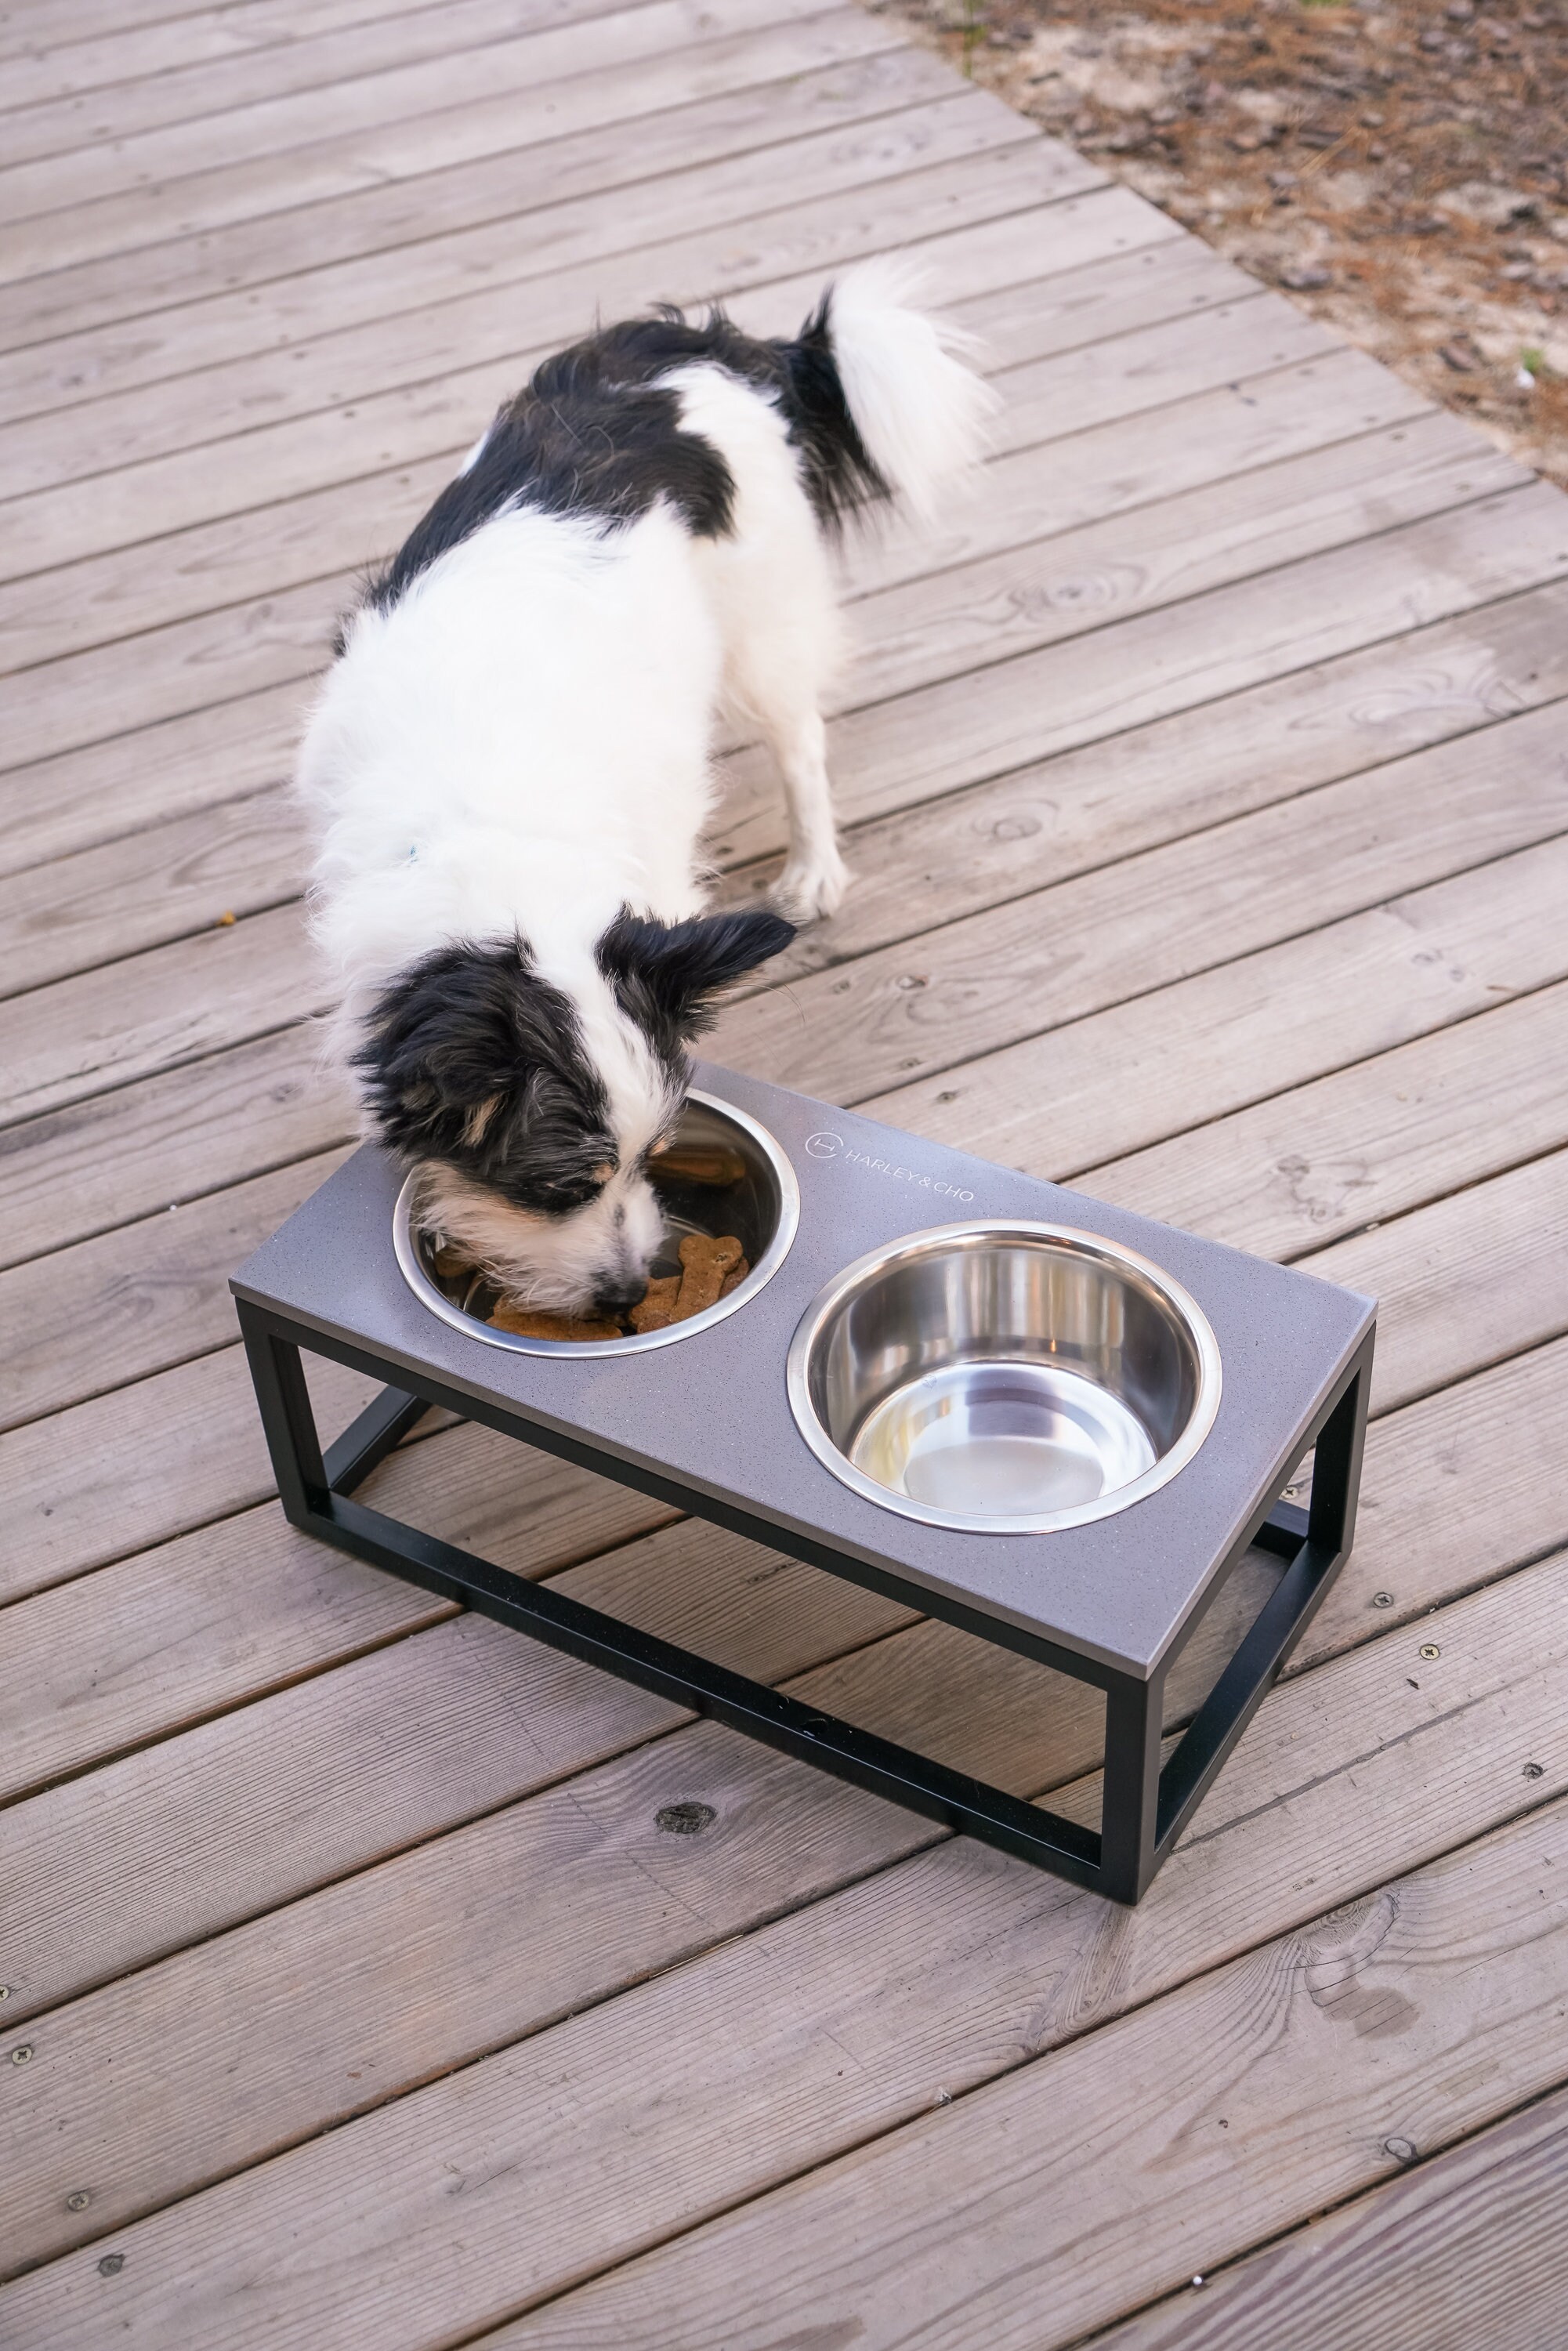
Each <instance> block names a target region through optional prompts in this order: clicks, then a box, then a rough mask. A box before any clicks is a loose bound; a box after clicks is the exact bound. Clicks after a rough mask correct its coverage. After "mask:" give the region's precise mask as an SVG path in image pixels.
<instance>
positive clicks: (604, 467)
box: [365, 289, 888, 611]
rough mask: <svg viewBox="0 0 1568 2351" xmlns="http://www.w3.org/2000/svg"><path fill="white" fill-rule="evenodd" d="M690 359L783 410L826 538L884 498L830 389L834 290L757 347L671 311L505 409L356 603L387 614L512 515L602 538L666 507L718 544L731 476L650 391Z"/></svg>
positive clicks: (730, 326) (628, 328)
mask: <svg viewBox="0 0 1568 2351" xmlns="http://www.w3.org/2000/svg"><path fill="white" fill-rule="evenodd" d="M695 360H706V361H708V362H709V363H711V364H716V365H717V366H719V367H722V368H724V369H726V370H727V371H728V372H729V373H730V374H732V375H735V376H738V377H739V378H740V379H741V380H742V381H744V382H747V383H749V384H753V385H755V386H756V387H757V388H758V390H760V391H764V392H769V393H771V394H772V395H773V397H774V398H775V399H776V400H777V401H778V402H779V408H780V410H781V411H782V413H783V414H784V416H785V417H786V418H787V419H788V422H789V439H790V441H791V443H792V444H793V445H794V446H795V447H796V448H797V449H798V450H799V451H800V458H801V471H802V475H803V479H804V486H805V488H806V492H807V495H808V496H809V497H810V501H811V505H812V507H813V509H814V511H815V513H816V515H817V518H818V520H819V521H820V522H821V524H822V526H823V528H825V529H829V530H836V529H837V528H839V527H840V525H841V523H842V521H843V519H844V517H846V516H847V515H849V514H850V513H852V511H853V510H854V509H855V508H857V507H861V506H863V505H864V504H865V503H866V502H867V501H868V500H869V499H872V498H879V497H885V496H887V495H888V486H887V484H886V482H885V481H884V480H883V476H882V475H880V474H879V473H878V471H877V469H876V467H875V465H873V463H872V460H871V457H870V456H869V455H868V454H867V451H866V448H865V444H864V443H863V442H862V439H861V437H860V434H859V433H858V432H857V431H856V429H855V424H854V420H853V418H852V416H851V414H850V411H849V404H848V402H846V400H845V398H844V391H843V386H842V384H841V381H839V371H838V369H837V367H836V365H835V364H834V360H833V350H832V294H831V289H830V291H829V292H828V294H826V295H825V296H824V297H823V299H822V301H821V304H820V305H819V307H818V308H817V309H816V310H815V311H814V312H813V313H812V315H811V317H810V319H807V321H806V323H805V325H804V326H803V327H802V328H801V329H800V334H799V335H798V336H797V337H796V338H795V339H794V340H793V341H790V342H783V341H779V342H764V341H759V340H758V339H757V338H755V337H754V336H751V335H747V334H744V333H743V332H742V331H741V329H739V328H738V327H737V326H736V325H735V323H734V321H733V320H732V319H727V317H726V316H725V314H724V312H723V311H722V310H719V309H714V310H713V311H711V312H710V313H709V315H708V317H707V319H706V321H704V323H702V324H701V325H694V324H692V323H691V322H690V321H689V320H688V319H685V317H684V316H683V314H682V313H681V312H680V311H679V310H676V309H670V308H666V309H664V310H661V311H659V312H658V313H656V314H655V315H654V316H653V317H652V318H648V319H628V320H626V321H624V322H623V323H622V325H620V326H614V327H605V328H603V329H601V331H600V332H599V333H598V334H596V335H591V336H589V337H588V338H587V339H586V340H584V341H582V342H580V343H576V344H574V345H573V346H572V347H571V349H570V350H565V351H560V352H558V353H557V355H556V356H555V357H554V358H553V359H549V360H545V362H544V364H543V365H542V366H541V367H540V368H538V370H537V371H536V372H535V374H534V376H533V377H532V379H531V380H530V381H529V382H528V384H527V385H526V386H525V387H524V389H523V390H522V391H521V392H518V393H517V396H516V398H515V399H513V400H510V401H508V402H507V405H506V406H505V407H504V408H503V409H502V410H501V411H500V413H498V415H497V418H496V420H495V423H493V424H492V425H491V427H490V430H489V432H488V434H486V439H485V444H484V446H483V448H482V449H481V451H480V453H479V455H478V456H477V457H476V459H475V461H474V463H473V465H471V466H470V467H469V468H468V471H467V472H466V473H465V474H459V475H457V477H456V479H455V481H451V482H449V483H448V484H447V486H446V487H445V488H444V490H443V491H442V493H441V495H440V496H439V497H438V498H437V499H436V501H435V503H434V506H433V507H431V508H430V510H429V512H428V513H427V514H426V515H425V516H424V517H423V520H421V521H420V522H418V523H417V524H416V525H415V526H414V528H413V531H412V532H411V533H410V535H409V537H408V538H407V539H406V540H405V541H404V543H403V545H402V548H400V549H399V550H398V552H397V554H396V555H395V556H394V557H393V558H392V561H391V563H389V564H388V565H387V566H386V567H385V569H383V570H382V571H380V572H379V573H377V574H376V575H375V576H374V577H373V578H372V579H371V580H370V582H369V584H368V586H367V590H366V597H365V601H367V602H368V603H370V604H371V605H372V606H375V607H376V608H378V609H380V610H382V611H387V610H389V609H390V608H391V607H392V605H393V604H394V603H395V602H396V601H397V600H398V598H399V597H400V596H401V595H402V593H403V590H405V589H406V588H407V587H408V585H409V583H410V581H411V580H414V579H416V578H417V577H418V575H419V574H420V572H422V571H423V570H425V569H427V568H428V567H429V566H430V565H431V564H432V563H434V560H435V559H436V558H437V557H438V556H440V555H443V554H444V553H445V552H446V551H447V549H450V548H454V547H457V546H460V545H461V544H462V542H463V541H464V540H465V539H467V538H472V537H473V535H474V533H475V532H476V530H478V529H480V528H482V526H483V525H484V524H486V522H489V521H490V520H492V519H493V517H495V516H497V515H499V514H503V513H506V512H507V510H508V509H510V508H512V507H520V506H528V507H535V508H537V509H538V511H539V512H541V513H544V514H555V515H582V516H587V517H593V518H595V519H597V520H599V521H600V522H601V523H602V524H603V525H604V526H605V528H607V529H609V528H615V527H616V526H617V525H620V524H625V523H631V522H635V521H636V520H637V519H638V518H639V517H641V516H643V515H644V514H646V513H647V512H648V509H649V508H650V507H652V506H653V503H654V501H655V500H656V499H658V498H665V499H667V500H668V501H669V503H670V504H671V505H672V506H674V507H675V508H676V509H677V511H678V512H679V514H680V515H681V517H682V519H683V520H684V522H685V526H686V528H687V529H688V530H689V531H691V533H692V534H693V536H694V537H695V538H722V537H723V536H724V535H725V534H726V533H727V531H728V529H729V528H730V522H731V515H732V509H733V505H734V498H735V484H734V482H733V480H732V479H731V476H730V472H729V468H728V466H727V465H726V464H725V461H724V459H723V457H722V456H721V455H719V453H718V451H717V450H716V448H715V447H714V446H713V444H712V443H711V442H708V441H706V440H704V439H703V437H702V436H701V434H695V433H688V432H683V431H682V429H681V423H680V403H679V400H678V397H677V395H676V394H675V393H674V392H666V391H661V390H659V389H658V386H657V379H658V378H659V377H661V376H663V375H666V374H668V372H669V371H670V370H671V369H672V368H677V367H682V366H687V365H690V364H691V363H692V362H693V361H695Z"/></svg>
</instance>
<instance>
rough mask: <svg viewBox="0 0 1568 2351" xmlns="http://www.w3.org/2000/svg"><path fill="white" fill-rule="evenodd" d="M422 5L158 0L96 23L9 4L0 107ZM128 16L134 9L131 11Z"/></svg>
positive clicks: (0, 37) (420, 1) (399, 1)
mask: <svg viewBox="0 0 1568 2351" xmlns="http://www.w3.org/2000/svg"><path fill="white" fill-rule="evenodd" d="M428 5H429V0H310V5H308V6H305V5H301V0H231V5H227V6H225V5H223V0H219V5H216V6H213V5H207V4H206V0H203V5H199V6H198V7H196V8H195V9H193V11H191V12H190V13H189V14H186V15H183V16H182V15H181V14H180V12H179V10H178V8H175V9H172V10H165V9H164V8H163V7H162V5H160V6H159V7H157V8H156V9H155V10H152V11H150V12H149V13H150V15H151V16H152V21H151V22H149V23H147V24H142V25H139V24H136V23H134V22H132V23H130V24H124V23H121V22H120V19H119V17H118V16H116V17H114V18H110V21H109V22H108V24H107V25H105V26H104V27H103V28H102V29H101V30H96V29H94V27H93V26H91V24H90V23H89V21H88V20H87V19H85V18H83V17H81V16H78V12H76V11H74V10H73V12H72V14H71V15H70V16H69V17H65V16H62V15H61V12H60V10H59V8H58V7H57V6H47V7H38V6H26V7H23V8H20V9H8V10H7V11H6V25H5V32H4V33H3V34H0V43H3V44H4V46H3V47H0V55H4V57H5V67H6V75H5V99H4V101H0V103H4V104H5V105H6V106H8V107H10V108H13V109H15V110H18V111H20V110H22V109H23V108H24V107H28V106H37V105H41V104H44V103H47V101H48V100H49V99H60V98H67V97H69V96H71V95H73V94H81V95H85V94H86V93H87V92H89V91H90V90H94V89H106V88H108V87H110V85H112V84H113V83H115V82H131V81H136V80H139V79H141V78H143V77H147V76H151V75H153V74H159V75H163V74H169V73H172V72H175V71H177V70H178V69H179V68H182V67H188V68H200V67H202V66H204V65H207V64H209V63H212V62H214V61H219V60H223V59H225V58H230V57H257V58H265V57H266V56H267V51H268V50H269V49H274V48H280V47H287V45H288V44H289V43H291V42H294V41H298V40H300V39H303V38H305V37H308V36H310V35H312V34H319V33H322V32H325V31H329V30H332V31H335V30H337V29H339V28H340V27H341V26H347V25H355V24H361V23H365V22H372V23H373V22H374V21H376V20H378V19H379V18H381V17H383V16H396V15H398V14H399V13H400V11H401V10H402V8H405V7H406V8H408V9H410V10H411V11H412V10H413V9H416V8H421V7H425V6H428ZM128 13H131V15H134V12H133V11H132V12H128Z"/></svg>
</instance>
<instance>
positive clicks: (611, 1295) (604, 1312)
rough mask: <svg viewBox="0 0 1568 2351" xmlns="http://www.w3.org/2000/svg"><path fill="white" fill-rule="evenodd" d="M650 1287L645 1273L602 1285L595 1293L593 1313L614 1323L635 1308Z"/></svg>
mask: <svg viewBox="0 0 1568 2351" xmlns="http://www.w3.org/2000/svg"><path fill="white" fill-rule="evenodd" d="M647 1287H648V1277H647V1275H646V1274H645V1273H639V1274H636V1275H627V1276H625V1277H623V1278H622V1280H617V1281H606V1282H602V1283H601V1285H600V1287H599V1288H598V1289H597V1290H595V1291H594V1293H593V1311H594V1312H595V1313H596V1314H599V1315H601V1316H602V1317H603V1318H604V1319H605V1320H606V1321H607V1322H615V1321H616V1320H617V1319H618V1318H619V1317H620V1316H621V1315H622V1314H624V1313H626V1312H627V1311H629V1310H630V1309H631V1308H632V1307H633V1306H635V1305H636V1303H637V1301H638V1300H639V1299H640V1298H641V1297H642V1295H643V1291H644V1290H646V1289H647Z"/></svg>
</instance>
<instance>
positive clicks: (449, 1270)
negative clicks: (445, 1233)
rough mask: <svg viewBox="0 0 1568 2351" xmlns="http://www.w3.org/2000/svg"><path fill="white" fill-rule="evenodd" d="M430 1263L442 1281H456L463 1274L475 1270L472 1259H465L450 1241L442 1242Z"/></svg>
mask: <svg viewBox="0 0 1568 2351" xmlns="http://www.w3.org/2000/svg"><path fill="white" fill-rule="evenodd" d="M430 1262H431V1264H432V1265H433V1266H434V1269H435V1270H436V1272H437V1273H438V1274H439V1275H440V1276H441V1279H442V1280H443V1281H456V1280H458V1279H459V1277H460V1276H462V1275H463V1274H465V1273H472V1272H473V1271H474V1270H475V1268H474V1261H473V1259H471V1258H466V1257H465V1256H464V1254H463V1252H462V1250H461V1249H457V1248H455V1246H454V1244H453V1243H452V1242H451V1241H443V1242H442V1244H441V1247H440V1248H439V1249H436V1250H435V1251H434V1255H433V1256H432V1258H431V1260H430Z"/></svg>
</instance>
